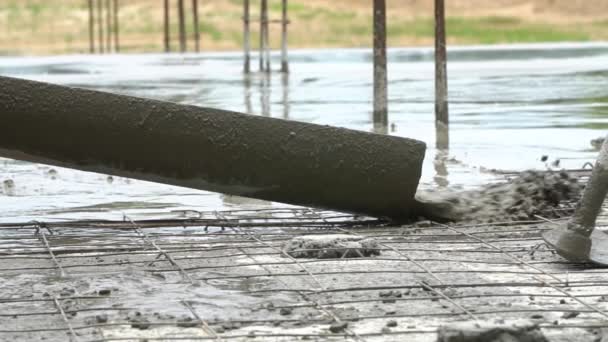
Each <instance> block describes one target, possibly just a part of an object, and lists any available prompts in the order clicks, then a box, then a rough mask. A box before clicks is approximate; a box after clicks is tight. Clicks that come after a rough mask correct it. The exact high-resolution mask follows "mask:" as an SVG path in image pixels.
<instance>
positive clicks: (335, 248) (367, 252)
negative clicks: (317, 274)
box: [283, 234, 380, 259]
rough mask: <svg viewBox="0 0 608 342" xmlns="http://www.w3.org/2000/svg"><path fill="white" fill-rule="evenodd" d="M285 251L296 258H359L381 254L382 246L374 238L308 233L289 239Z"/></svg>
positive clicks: (284, 247)
mask: <svg viewBox="0 0 608 342" xmlns="http://www.w3.org/2000/svg"><path fill="white" fill-rule="evenodd" d="M283 252H285V253H287V254H288V255H290V256H292V257H294V258H317V259H330V258H357V257H368V256H371V255H379V254H380V246H379V245H378V243H377V242H376V241H374V240H373V239H369V238H363V237H359V236H353V235H346V234H331V235H307V236H298V237H295V238H293V239H291V240H289V241H288V242H287V243H286V244H285V245H284V246H283Z"/></svg>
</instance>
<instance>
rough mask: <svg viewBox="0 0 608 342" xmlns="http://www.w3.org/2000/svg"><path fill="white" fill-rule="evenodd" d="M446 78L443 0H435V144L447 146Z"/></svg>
mask: <svg viewBox="0 0 608 342" xmlns="http://www.w3.org/2000/svg"><path fill="white" fill-rule="evenodd" d="M448 124H449V116H448V80H447V53H446V43H445V5H444V0H435V125H436V126H437V132H438V134H437V137H436V140H437V145H438V146H448V145H449V135H448V132H447V131H448Z"/></svg>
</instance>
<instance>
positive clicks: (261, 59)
mask: <svg viewBox="0 0 608 342" xmlns="http://www.w3.org/2000/svg"><path fill="white" fill-rule="evenodd" d="M265 3H266V0H261V1H260V71H264V4H265Z"/></svg>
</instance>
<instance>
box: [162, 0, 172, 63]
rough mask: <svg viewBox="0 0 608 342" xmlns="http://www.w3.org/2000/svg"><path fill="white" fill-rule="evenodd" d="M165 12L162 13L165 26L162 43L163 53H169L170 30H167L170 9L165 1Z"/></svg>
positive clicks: (167, 0)
mask: <svg viewBox="0 0 608 342" xmlns="http://www.w3.org/2000/svg"><path fill="white" fill-rule="evenodd" d="M164 4H165V10H164V12H163V14H164V20H163V22H164V26H165V37H164V43H165V52H171V44H170V39H171V38H170V34H171V33H170V29H169V23H170V22H169V13H170V7H169V0H165V3H164Z"/></svg>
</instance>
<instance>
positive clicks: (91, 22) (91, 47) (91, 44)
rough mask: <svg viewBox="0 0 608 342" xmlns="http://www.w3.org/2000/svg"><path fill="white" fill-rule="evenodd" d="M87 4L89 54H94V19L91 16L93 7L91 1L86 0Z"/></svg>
mask: <svg viewBox="0 0 608 342" xmlns="http://www.w3.org/2000/svg"><path fill="white" fill-rule="evenodd" d="M88 3H89V52H90V53H95V17H94V15H93V12H94V6H93V0H88Z"/></svg>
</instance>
